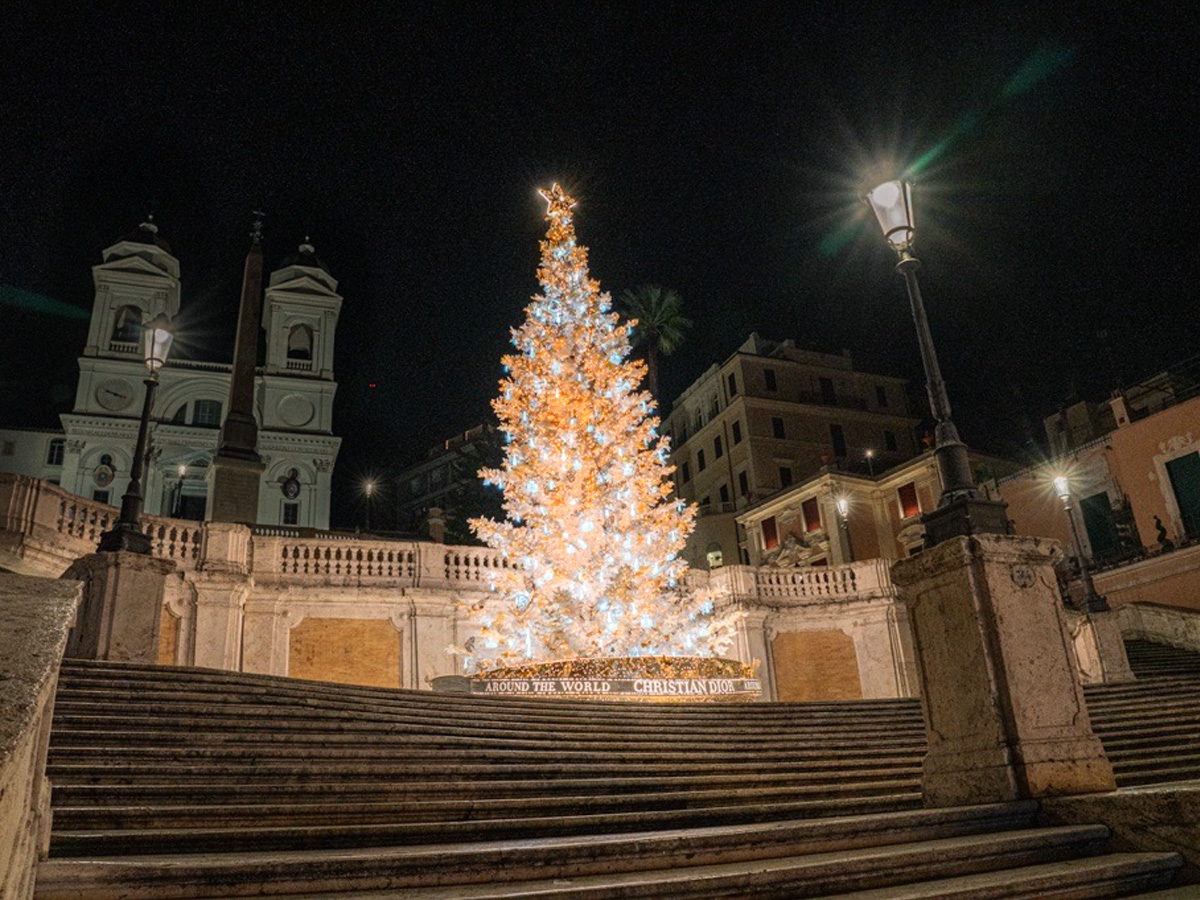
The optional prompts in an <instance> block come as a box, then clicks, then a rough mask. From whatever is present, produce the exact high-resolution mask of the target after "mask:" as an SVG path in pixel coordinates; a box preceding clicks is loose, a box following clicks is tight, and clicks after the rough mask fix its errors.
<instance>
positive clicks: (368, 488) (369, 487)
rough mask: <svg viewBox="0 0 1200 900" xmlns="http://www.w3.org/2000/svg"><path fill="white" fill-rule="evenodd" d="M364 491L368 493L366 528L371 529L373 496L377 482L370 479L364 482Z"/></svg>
mask: <svg viewBox="0 0 1200 900" xmlns="http://www.w3.org/2000/svg"><path fill="white" fill-rule="evenodd" d="M363 493H364V494H366V495H367V515H366V528H365V529H364V530H366V531H370V530H371V497H372V496H374V494H375V482H374V481H370V480H368V481H366V482H364V483H363Z"/></svg>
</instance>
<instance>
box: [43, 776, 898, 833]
mask: <svg viewBox="0 0 1200 900" xmlns="http://www.w3.org/2000/svg"><path fill="white" fill-rule="evenodd" d="M920 790H921V783H920V779H919V778H910V779H907V780H904V781H882V782H873V783H870V782H868V783H862V782H848V783H843V784H833V785H805V786H793V787H781V786H777V785H776V786H771V787H765V788H746V787H740V788H733V789H729V788H726V789H722V790H707V791H705V790H690V791H656V790H647V791H643V792H638V793H603V792H601V793H597V792H592V793H586V792H581V791H579V790H578V787H577V786H576V785H575V784H570V785H567V786H566V787H565V788H564V790H563V791H562V792H561V793H553V794H543V795H534V796H522V797H492V798H483V797H479V796H477V795H476V794H475V793H474V792H471V791H464V792H463V794H462V795H460V796H458V797H441V798H436V799H405V798H392V799H374V798H373V799H371V800H351V799H350V798H348V797H343V796H338V797H336V798H330V799H329V800H327V801H326V802H297V801H296V800H295V799H294V798H290V799H288V800H287V802H281V800H280V798H276V799H274V800H269V799H266V800H263V801H260V802H256V803H242V804H238V803H235V802H228V801H224V802H215V801H218V800H222V798H220V797H211V798H210V799H209V802H208V803H187V804H181V805H153V806H123V805H119V804H108V805H106V806H103V807H96V806H81V807H77V806H70V805H67V804H63V803H56V804H55V807H54V824H55V827H57V828H60V829H62V830H64V831H79V830H84V829H105V830H114V829H117V828H130V829H147V828H181V827H189V828H194V827H233V826H234V825H238V826H245V825H246V824H247V823H252V824H255V825H268V824H269V825H335V824H343V825H346V824H379V823H384V822H405V821H408V822H445V821H468V820H474V819H489V818H495V819H500V818H516V817H520V816H531V815H562V816H569V815H589V814H592V813H597V812H619V811H627V810H628V811H645V812H648V811H652V810H673V809H705V808H716V807H722V806H739V805H743V804H746V803H757V802H771V803H788V802H794V801H801V800H810V801H817V800H832V799H840V798H855V797H875V796H895V795H898V794H912V795H916V794H919V793H920Z"/></svg>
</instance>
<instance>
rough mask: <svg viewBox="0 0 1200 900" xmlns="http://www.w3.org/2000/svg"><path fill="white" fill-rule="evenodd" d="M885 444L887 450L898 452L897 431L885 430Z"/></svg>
mask: <svg viewBox="0 0 1200 900" xmlns="http://www.w3.org/2000/svg"><path fill="white" fill-rule="evenodd" d="M883 446H884V449H885V450H891V451H892V452H893V453H895V452H896V449H897V448H896V433H895V432H894V431H885V432H884V433H883Z"/></svg>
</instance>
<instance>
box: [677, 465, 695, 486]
mask: <svg viewBox="0 0 1200 900" xmlns="http://www.w3.org/2000/svg"><path fill="white" fill-rule="evenodd" d="M679 471H680V472H681V473H682V475H683V483H684V484H687V483H688V482H689V481H691V480H692V467H691V466H689V465H688V464H687V463H684V464H683V465H682V466H680V467H679Z"/></svg>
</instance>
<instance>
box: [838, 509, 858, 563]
mask: <svg viewBox="0 0 1200 900" xmlns="http://www.w3.org/2000/svg"><path fill="white" fill-rule="evenodd" d="M834 504H835V505H836V506H837V511H838V522H839V523H840V524H841V528H842V539H843V540H844V541H845V542H846V556H847V557H848V559H847V560H846V561H847V562H854V544H853V543H852V542H851V540H850V520H849V515H850V500H849V499H848V498H847V497H846V496H845V495H842V496H841V497H838V498H837V499H836V500H835V501H834Z"/></svg>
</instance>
